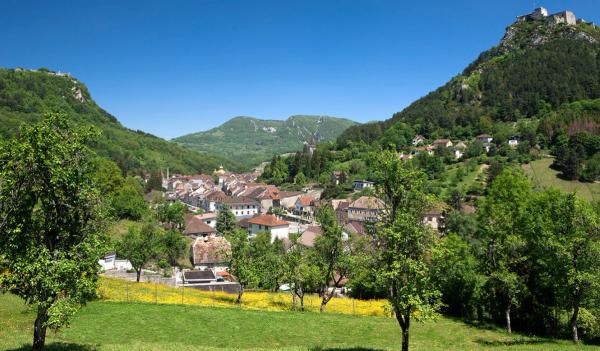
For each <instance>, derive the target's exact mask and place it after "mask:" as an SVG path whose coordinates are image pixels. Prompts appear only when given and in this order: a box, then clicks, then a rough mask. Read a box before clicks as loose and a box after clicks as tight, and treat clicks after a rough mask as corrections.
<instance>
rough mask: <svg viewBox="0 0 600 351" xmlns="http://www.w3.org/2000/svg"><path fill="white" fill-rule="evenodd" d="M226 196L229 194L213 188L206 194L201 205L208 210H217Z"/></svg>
mask: <svg viewBox="0 0 600 351" xmlns="http://www.w3.org/2000/svg"><path fill="white" fill-rule="evenodd" d="M226 197H227V195H225V193H224V192H222V191H220V190H211V191H209V192H207V193H205V194H204V196H203V199H202V201H201V207H202V209H204V211H206V212H216V211H217V209H218V204H219V203H220V202H221V201H223V199H224V198H226Z"/></svg>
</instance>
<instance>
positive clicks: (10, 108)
mask: <svg viewBox="0 0 600 351" xmlns="http://www.w3.org/2000/svg"><path fill="white" fill-rule="evenodd" d="M48 111H63V112H65V113H67V114H68V115H69V116H70V118H71V120H72V121H73V122H75V123H77V124H90V125H94V126H96V127H98V128H99V129H100V130H101V131H102V136H101V137H100V139H99V140H98V141H97V143H96V144H95V145H94V149H95V150H96V151H97V152H98V154H100V155H102V156H106V157H109V158H111V159H113V160H114V161H115V162H116V163H117V164H118V165H119V167H121V168H122V169H123V170H124V171H127V172H130V173H137V172H140V171H149V170H154V169H157V168H165V167H170V168H171V170H173V171H175V172H197V171H200V170H205V171H210V170H212V169H214V168H216V167H218V166H219V164H221V163H223V162H224V161H223V160H221V159H219V158H218V157H213V156H208V155H203V154H200V153H197V152H193V151H190V150H187V149H184V148H182V147H180V146H179V145H176V144H174V143H171V142H168V141H165V140H163V139H161V138H158V137H156V136H153V135H151V134H148V133H144V132H142V131H139V130H137V131H134V130H131V129H127V128H125V127H124V126H123V125H122V124H121V123H119V121H118V120H117V119H116V118H115V117H114V116H112V115H110V114H109V113H108V112H106V111H104V110H103V109H102V108H101V107H100V106H98V105H97V104H96V103H95V102H94V100H93V99H92V97H91V95H90V93H89V91H88V90H87V88H86V86H85V85H84V84H83V83H81V82H80V81H78V80H77V79H75V78H73V77H71V76H68V75H64V74H60V73H55V72H52V71H49V70H46V69H40V70H37V71H30V70H22V69H0V138H8V137H11V136H12V135H14V134H15V133H16V131H17V130H18V129H19V126H20V125H21V124H23V123H32V122H36V121H39V120H40V119H41V118H42V116H43V115H44V113H46V112H48ZM225 165H227V166H229V167H230V168H235V166H236V165H235V163H227V162H225Z"/></svg>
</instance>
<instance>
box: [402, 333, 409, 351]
mask: <svg viewBox="0 0 600 351" xmlns="http://www.w3.org/2000/svg"><path fill="white" fill-rule="evenodd" d="M408 336H409V335H408V328H406V329H405V328H402V351H408V340H409V339H408Z"/></svg>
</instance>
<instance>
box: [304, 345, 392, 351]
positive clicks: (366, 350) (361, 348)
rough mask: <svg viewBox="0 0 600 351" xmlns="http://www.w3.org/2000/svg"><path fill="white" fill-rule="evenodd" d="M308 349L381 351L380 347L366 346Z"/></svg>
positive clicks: (316, 349)
mask: <svg viewBox="0 0 600 351" xmlns="http://www.w3.org/2000/svg"><path fill="white" fill-rule="evenodd" d="M310 351H383V350H382V349H372V348H367V347H320V346H317V347H313V348H311V349H310Z"/></svg>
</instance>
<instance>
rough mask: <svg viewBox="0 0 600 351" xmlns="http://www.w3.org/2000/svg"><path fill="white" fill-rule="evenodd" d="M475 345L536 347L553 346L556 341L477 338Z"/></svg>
mask: <svg viewBox="0 0 600 351" xmlns="http://www.w3.org/2000/svg"><path fill="white" fill-rule="evenodd" d="M475 342H476V343H478V344H480V345H484V346H516V345H537V344H555V343H556V340H552V339H523V338H518V339H511V340H488V339H483V338H479V339H476V340H475Z"/></svg>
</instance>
